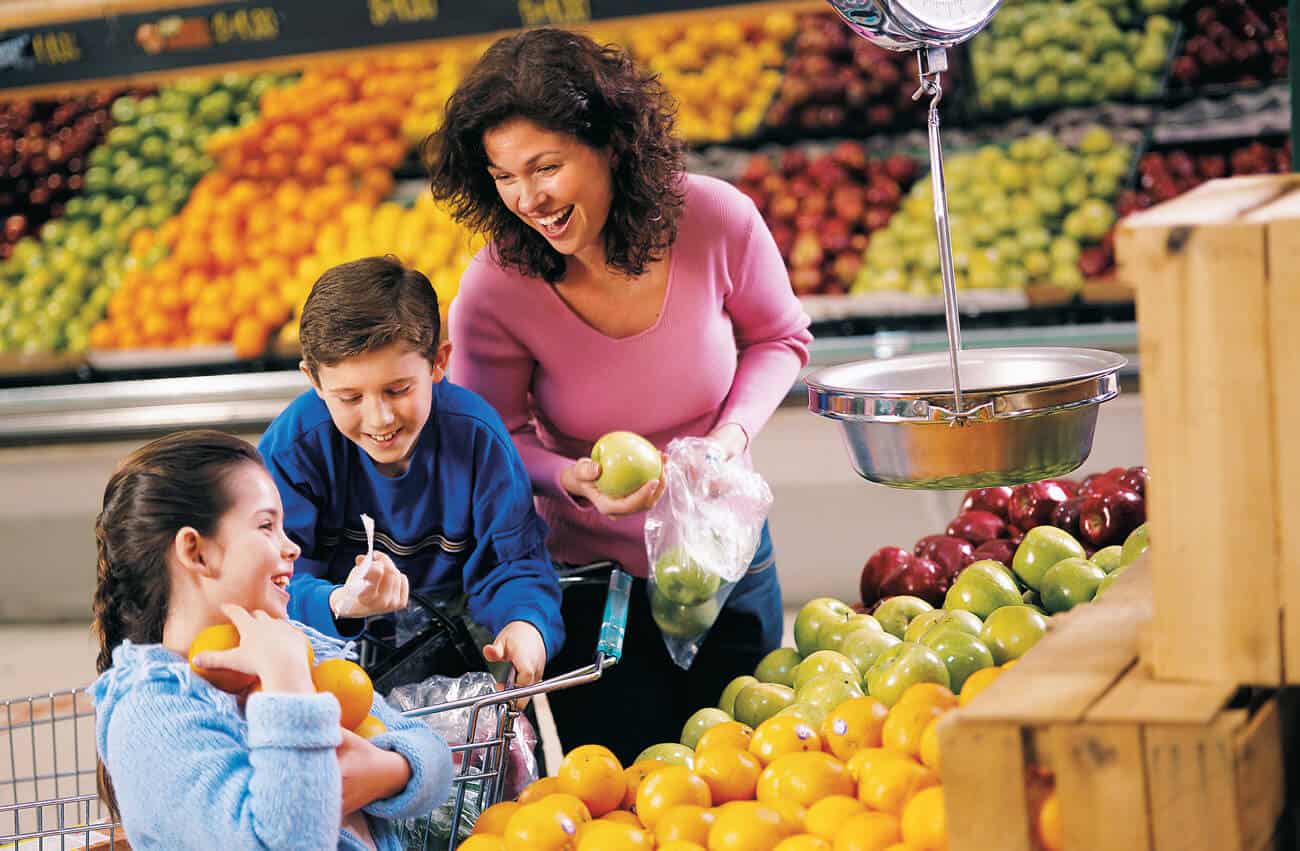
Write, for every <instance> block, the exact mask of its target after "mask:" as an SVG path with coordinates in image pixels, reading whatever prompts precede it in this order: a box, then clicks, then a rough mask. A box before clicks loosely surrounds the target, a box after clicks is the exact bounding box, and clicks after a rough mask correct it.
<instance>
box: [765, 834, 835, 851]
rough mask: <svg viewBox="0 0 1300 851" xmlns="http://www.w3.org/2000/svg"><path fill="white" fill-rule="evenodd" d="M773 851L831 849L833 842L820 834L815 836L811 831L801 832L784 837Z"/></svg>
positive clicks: (817, 850) (825, 850) (822, 850)
mask: <svg viewBox="0 0 1300 851" xmlns="http://www.w3.org/2000/svg"><path fill="white" fill-rule="evenodd" d="M773 851H831V844H830V843H829V842H827V841H826V840H825V839H822V838H821V837H820V836H813V835H812V834H811V833H800V834H798V835H796V836H791V837H788V838H786V839H782V840H781V841H780V842H778V843H777V844H776V848H774V849H773Z"/></svg>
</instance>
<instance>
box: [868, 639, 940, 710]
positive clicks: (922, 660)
mask: <svg viewBox="0 0 1300 851" xmlns="http://www.w3.org/2000/svg"><path fill="white" fill-rule="evenodd" d="M951 682H952V681H951V679H950V678H949V676H948V668H947V666H946V665H944V664H943V660H942V659H940V658H939V654H937V653H935V652H934V651H933V650H931V649H930V648H929V647H926V646H925V645H923V644H917V643H915V642H913V641H902V642H899V643H898V644H896V645H895V646H893V647H891V648H889V649H888V650H886V651H885V652H884V653H882V654H880V658H879V659H877V660H876V664H874V665H872V666H871V670H870V671H868V672H867V694H869V695H871V696H872V697H874V698H875V699H876V700H879V701H880V702H881V703H883V704H885V705H886V706H893V705H894V704H895V703H897V702H898V699H899V698H900V697H902V696H903V692H905V691H907V689H908V688H909V687H911V686H913V685H915V684H916V683H938V684H939V685H941V686H944V687H947V686H949V685H950V683H951Z"/></svg>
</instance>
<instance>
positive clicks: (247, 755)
mask: <svg viewBox="0 0 1300 851" xmlns="http://www.w3.org/2000/svg"><path fill="white" fill-rule="evenodd" d="M298 626H299V627H300V628H302V629H303V631H304V632H306V633H307V634H308V636H309V637H310V638H311V642H312V647H313V649H314V650H315V653H316V658H317V659H329V658H332V657H336V656H340V655H343V652H344V645H343V643H342V642H339V641H336V640H334V639H331V638H327V637H325V636H323V635H321V634H320V633H318V632H315V631H314V630H311V629H309V628H306V627H302V626H301V625H300V624H299V625H298ZM91 694H92V695H93V697H94V699H95V715H96V718H95V732H96V737H95V738H96V745H97V747H98V749H99V755H100V758H101V759H103V760H104V764H105V765H106V766H107V767H108V772H109V776H110V777H111V778H112V781H113V789H114V791H115V792H116V794H117V801H118V806H119V808H120V810H121V814H122V821H123V827H124V828H125V830H126V835H127V840H128V842H130V844H131V847H132V848H133V849H135V851H146V849H155V848H156V849H168V851H172V849H191V848H192V849H205V851H208V849H213V848H223V849H232V851H233V849H272V848H276V849H279V848H286V849H287V848H292V849H326V848H339V849H347V851H353V849H363V848H364V847H365V846H364V845H363V844H362V843H361V842H360V841H359V840H358V839H357V838H356V837H355V836H353V835H352V834H351V833H349V832H348V831H346V830H343V829H341V827H340V821H341V817H340V815H341V809H342V781H341V779H340V775H339V763H338V757H337V755H336V754H335V748H337V747H338V745H339V743H340V742H341V741H342V735H341V733H340V731H339V704H338V701H337V700H335V699H334V697H333V695H329V694H314V695H288V694H263V693H258V694H254V695H251V696H250V697H249V698H248V701H247V704H246V707H245V710H246V711H245V712H241V711H240V709H239V705H238V704H237V702H236V701H235V698H234V696H232V695H229V694H226V693H225V692H223V691H220V690H218V689H216V688H215V687H213V686H212V685H211V684H210V683H208V682H207V681H206V680H204V679H203V678H202V677H199V676H196V675H195V674H194V673H193V672H191V671H190V668H189V665H188V664H187V662H186V660H185V659H183V658H182V657H181V656H179V655H177V654H176V653H173V652H172V651H170V650H168V649H166V648H165V647H163V646H162V645H159V644H147V645H146V644H141V645H135V644H131V643H130V642H129V641H127V642H123V643H122V644H121V646H119V647H117V648H116V649H115V650H114V651H113V667H111V668H109V669H108V670H107V671H105V672H104V673H103V674H101V675H100V677H99V679H98V680H96V681H95V684H94V685H93V686H92V687H91ZM371 714H373V715H375V716H376V717H378V718H379V719H380V720H381V721H383V722H384V724H385V725H386V726H387V727H388V732H386V733H382V734H380V735H378V736H376V737H375V738H373V739H371V741H372V742H373V743H374V744H375V745H377V746H379V747H381V748H385V749H387V750H391V751H396V752H397V753H399V754H401V755H402V756H404V757H405V758H406V761H407V762H408V763H410V765H411V780H410V782H409V783H408V784H407V786H406V788H405V789H403V790H402V791H401V792H400V793H398V794H397V795H395V796H394V797H392V798H387V799H384V800H380V801H375V802H374V803H372V804H371V805H370V806H368V807H366V808H365V810H364V812H365V813H366V815H367V816H368V821H369V824H370V830H371V834H372V836H373V838H374V840H375V843H376V845H377V846H378V847H379V849H380V851H401V843H400V842H399V841H398V839H397V837H396V835H395V832H394V828H393V826H392V825H391V824H390V823H389V822H388V819H401V818H411V817H414V816H423V815H428V814H429V813H430V812H431V811H432V810H433V809H434V808H435V807H436V806H438V805H439V804H441V803H442V802H443V801H444V800H446V798H447V795H448V792H449V791H450V788H451V777H452V761H451V752H450V750H448V748H447V744H446V742H444V741H443V740H442V739H441V738H439V737H438V736H437V735H436V734H435V733H434V732H433V731H432V730H430V729H429V728H428V727H427V726H425V725H424V724H421V723H419V722H418V721H413V720H411V719H408V718H405V717H404V716H402V715H401V714H400V713H398V712H397V711H395V710H394V709H392V708H391V707H390V706H389V705H388V704H387V703H385V702H384V700H383V698H381V697H379V696H376V697H375V702H374V705H373V706H372V708H371Z"/></svg>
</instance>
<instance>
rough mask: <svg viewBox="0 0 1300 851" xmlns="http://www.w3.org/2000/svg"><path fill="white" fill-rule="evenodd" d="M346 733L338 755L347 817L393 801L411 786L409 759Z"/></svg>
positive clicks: (344, 810)
mask: <svg viewBox="0 0 1300 851" xmlns="http://www.w3.org/2000/svg"><path fill="white" fill-rule="evenodd" d="M342 732H343V743H342V744H340V745H339V746H338V749H337V751H336V752H337V753H338V757H339V773H340V774H341V775H343V815H345V816H346V815H348V814H349V813H354V812H356V811H357V810H360V809H362V808H363V807H367V806H369V805H370V804H372V803H374V802H375V801H380V800H383V799H384V798H391V797H393V796H394V795H396V794H397V793H398V792H401V791H402V790H403V789H405V788H406V784H407V783H409V782H411V766H410V765H409V764H408V763H407V761H406V757H404V756H402V755H401V754H399V753H394V752H393V751H386V750H384V749H383V748H377V747H375V746H374V745H372V744H371V743H370V742H369V741H368V740H366V739H363V738H361V737H360V736H358V735H357V734H356V733H354V732H352V731H351V730H343V731H342Z"/></svg>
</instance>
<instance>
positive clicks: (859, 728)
mask: <svg viewBox="0 0 1300 851" xmlns="http://www.w3.org/2000/svg"><path fill="white" fill-rule="evenodd" d="M888 714H889V707H887V706H885V704H883V703H881V702H880V701H879V700H876V699H875V698H874V697H853V698H849V699H848V700H846V701H844V702H843V703H841V704H840V705H839V706H837V707H835V709H834V710H832V711H831V714H830V715H827V716H826V720H825V721H823V722H822V727H821V738H822V744H823V745H824V746H825V747H826V749H827V750H829V751H830V752H831V753H833V754H835V756H837V757H839V758H840V759H845V760H847V759H849V758H850V757H852V756H853V754H855V753H857V752H858V751H859V750H861V749H862V748H878V747H880V739H881V728H882V727H884V724H885V718H886V717H887V716H888Z"/></svg>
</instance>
